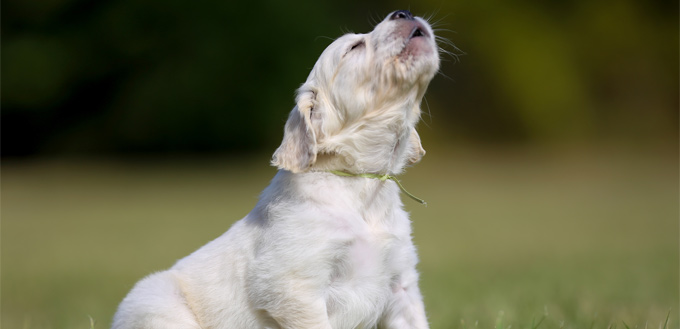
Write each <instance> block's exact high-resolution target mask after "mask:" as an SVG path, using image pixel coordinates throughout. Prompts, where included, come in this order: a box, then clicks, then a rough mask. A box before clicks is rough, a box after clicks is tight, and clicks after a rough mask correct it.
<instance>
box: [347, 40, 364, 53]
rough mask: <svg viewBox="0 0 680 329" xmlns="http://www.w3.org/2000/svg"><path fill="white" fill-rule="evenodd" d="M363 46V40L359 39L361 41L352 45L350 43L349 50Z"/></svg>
mask: <svg viewBox="0 0 680 329" xmlns="http://www.w3.org/2000/svg"><path fill="white" fill-rule="evenodd" d="M363 46H364V41H363V40H361V41H359V42H357V43H355V44H354V45H352V47H351V48H349V51H352V50H354V49H357V48H359V47H363Z"/></svg>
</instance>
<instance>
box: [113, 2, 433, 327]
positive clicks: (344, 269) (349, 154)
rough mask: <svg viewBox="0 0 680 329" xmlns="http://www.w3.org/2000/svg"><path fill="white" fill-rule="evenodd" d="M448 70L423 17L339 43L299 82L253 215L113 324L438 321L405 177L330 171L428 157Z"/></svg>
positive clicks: (143, 293) (127, 304)
mask: <svg viewBox="0 0 680 329" xmlns="http://www.w3.org/2000/svg"><path fill="white" fill-rule="evenodd" d="M415 29H420V30H421V31H422V34H423V35H424V36H422V37H413V38H411V36H412V34H413V32H414V31H415ZM354 45H358V46H357V47H355V48H354V49H351V48H352V46H354ZM438 67H439V57H438V54H437V48H436V45H435V42H434V35H433V33H432V29H431V28H430V26H429V25H428V24H427V23H426V22H425V21H424V20H422V19H420V18H418V17H416V18H415V19H404V18H393V17H392V15H390V16H388V17H387V18H386V19H385V20H384V21H383V22H381V23H380V24H378V25H377V26H376V27H375V29H374V30H373V31H372V32H371V33H368V34H348V35H344V36H342V37H340V38H339V39H337V40H336V41H335V42H333V43H332V44H331V45H330V46H329V47H328V48H327V49H326V50H325V51H324V52H323V54H322V55H321V57H320V58H319V60H318V62H317V63H316V65H315V66H314V68H313V70H312V72H311V73H310V75H309V78H308V79H307V82H305V84H303V85H302V87H301V88H300V89H299V91H298V96H297V106H296V107H295V108H294V109H293V111H292V112H291V114H290V117H289V119H288V122H287V123H286V128H285V133H284V138H283V142H282V144H281V146H280V147H279V149H277V150H276V152H275V153H274V157H273V160H272V163H273V164H274V165H275V166H278V167H279V168H280V170H279V172H278V173H277V174H276V176H275V177H274V179H273V180H272V182H271V184H270V185H269V186H268V187H267V188H266V189H265V191H264V192H263V193H262V195H261V197H260V200H259V201H258V203H257V205H256V206H255V208H254V209H253V211H252V212H250V213H249V214H248V215H247V216H246V217H245V218H243V219H242V220H240V221H238V222H237V223H236V224H234V225H233V227H231V228H230V229H229V231H227V232H226V233H224V234H223V235H222V236H220V237H218V238H217V239H215V240H214V241H212V242H210V243H208V244H207V245H205V246H204V247H202V248H200V249H199V250H198V251H196V252H194V253H193V254H191V255H190V256H188V257H186V258H184V259H181V260H180V261H178V262H177V263H176V264H175V265H174V266H173V267H172V268H171V269H169V270H167V271H164V272H160V273H155V274H152V275H150V276H149V277H147V278H145V279H143V280H142V281H140V282H139V283H137V285H136V286H135V287H134V288H133V289H132V291H131V292H130V293H129V294H128V295H127V297H126V298H125V299H124V300H123V302H122V303H121V305H120V307H119V309H118V312H117V313H116V315H115V317H114V320H113V328H114V329H128V328H148V329H172V328H178V329H179V328H183V329H191V328H196V329H198V328H202V329H209V328H210V329H213V328H215V329H216V328H225V329H226V328H323V329H330V328H347V329H350V328H373V327H381V328H427V327H428V324H427V319H426V317H425V310H424V306H423V302H422V297H421V295H420V291H419V289H418V284H417V282H418V273H417V272H416V269H415V267H416V263H417V261H418V259H417V255H416V250H415V248H414V246H413V243H412V242H411V227H410V221H409V219H408V215H407V213H406V212H405V211H404V210H403V209H402V207H403V206H402V203H401V201H400V199H399V189H398V187H397V186H396V184H395V183H394V182H392V181H384V182H383V181H380V180H378V179H372V178H361V177H341V176H337V175H334V174H332V173H328V172H327V171H328V170H344V171H347V172H352V173H389V174H397V173H400V172H401V171H402V170H403V168H404V166H406V165H408V164H410V163H414V162H417V161H418V160H419V159H420V157H421V156H422V155H423V154H424V152H425V151H424V150H423V149H422V147H421V145H420V138H419V137H418V134H417V133H416V131H415V124H416V123H417V121H418V119H419V116H420V102H421V100H422V97H423V94H424V93H425V89H426V88H427V85H428V83H429V81H430V80H431V79H432V77H433V76H434V74H435V72H436V71H437V70H438Z"/></svg>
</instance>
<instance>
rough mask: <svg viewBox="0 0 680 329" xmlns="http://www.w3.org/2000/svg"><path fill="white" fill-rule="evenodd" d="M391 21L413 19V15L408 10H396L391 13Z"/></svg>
mask: <svg viewBox="0 0 680 329" xmlns="http://www.w3.org/2000/svg"><path fill="white" fill-rule="evenodd" d="M390 19H391V20H395V19H409V20H410V19H413V14H411V12H410V11H408V10H397V11H395V12H393V13H392V16H390Z"/></svg>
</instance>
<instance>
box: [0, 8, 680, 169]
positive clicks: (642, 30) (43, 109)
mask: <svg viewBox="0 0 680 329" xmlns="http://www.w3.org/2000/svg"><path fill="white" fill-rule="evenodd" d="M402 8H408V9H410V10H411V11H413V12H414V13H415V14H416V15H419V16H425V17H431V19H430V21H431V22H433V23H435V27H436V28H437V29H438V32H437V33H438V34H439V35H440V36H442V37H444V38H446V39H448V40H450V41H451V42H452V43H453V44H455V45H456V46H455V47H457V48H458V49H460V50H458V49H456V48H455V47H453V46H452V45H447V44H441V47H442V48H443V49H444V50H446V51H448V52H451V53H454V54H455V56H450V55H446V54H443V56H442V58H443V63H442V70H441V74H440V76H438V77H436V78H435V79H434V81H433V82H432V84H431V87H430V90H429V92H428V94H427V96H426V103H424V104H423V110H424V112H425V115H424V122H425V124H424V125H421V131H423V133H422V134H424V135H425V136H427V135H428V134H429V133H431V131H436V132H437V138H433V139H432V140H428V143H429V144H430V145H432V144H440V145H444V144H447V143H451V142H455V143H461V144H471V145H485V144H492V145H497V144H500V145H505V144H520V145H525V144H526V145H553V144H555V143H557V144H577V145H586V144H590V143H600V142H606V143H611V142H614V143H616V144H619V145H624V146H626V147H628V146H638V147H642V148H645V147H648V146H654V147H656V146H659V145H663V146H664V147H666V146H670V149H676V147H675V145H676V143H677V134H678V3H677V2H675V1H632V0H598V1H577V0H572V1H559V2H558V1H538V0H524V1H501V0H489V1H483V2H474V1H419V2H418V4H413V3H409V2H407V1H389V2H388V1H373V2H371V3H370V4H367V3H365V2H363V1H343V2H323V1H304V0H293V1H286V2H279V1H238V2H233V1H201V0H199V1H155V0H144V1H139V0H112V1H92V0H51V1H38V0H32V1H5V2H4V3H3V7H2V9H3V12H2V30H3V33H2V34H3V35H2V36H3V38H2V67H3V70H2V87H3V88H2V112H1V113H2V118H1V119H2V155H3V157H5V158H6V157H31V156H54V155H74V154H75V155H130V154H132V155H134V154H152V155H153V154H187V153H189V154H194V153H210V154H213V153H218V154H225V153H232V152H243V151H247V152H271V151H273V149H274V148H275V147H276V146H277V144H278V143H279V141H280V138H281V135H282V131H283V124H284V122H285V119H286V117H287V113H288V111H289V110H290V109H291V108H292V106H293V97H294V96H293V95H294V90H295V89H296V88H297V87H298V86H299V85H300V84H301V83H302V82H304V80H305V79H306V76H307V74H308V73H309V70H310V69H311V67H312V66H313V64H314V62H315V60H316V58H317V57H318V55H319V54H320V53H321V51H322V50H323V49H324V48H325V47H326V46H327V45H328V44H329V43H330V42H331V41H332V39H334V38H336V37H338V36H340V35H341V34H343V33H344V32H347V31H354V32H361V33H363V32H367V31H370V30H371V28H372V26H373V25H374V24H375V23H376V22H378V21H380V20H382V18H383V17H384V16H385V15H387V14H388V13H389V12H390V11H391V10H394V9H402ZM423 127H425V128H423ZM425 138H426V137H425Z"/></svg>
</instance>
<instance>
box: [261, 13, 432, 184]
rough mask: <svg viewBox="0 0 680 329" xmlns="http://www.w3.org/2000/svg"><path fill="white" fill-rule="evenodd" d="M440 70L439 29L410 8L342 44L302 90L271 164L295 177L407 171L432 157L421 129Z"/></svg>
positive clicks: (321, 59)
mask: <svg viewBox="0 0 680 329" xmlns="http://www.w3.org/2000/svg"><path fill="white" fill-rule="evenodd" d="M438 69H439V54H438V48H437V45H436V43H435V38H434V34H433V31H432V28H431V27H430V25H429V24H428V23H427V22H426V21H425V20H423V19H422V18H420V17H414V16H413V15H411V13H410V12H408V11H405V10H400V11H396V12H393V13H391V14H390V15H388V16H387V17H386V18H385V19H384V20H383V21H382V22H381V23H380V24H378V25H377V26H376V27H375V29H374V30H373V31H372V32H370V33H367V34H346V35H344V36H342V37H340V38H338V39H337V40H335V41H334V42H333V43H332V44H331V45H330V46H328V48H326V50H324V52H323V53H322V54H321V56H320V57H319V60H318V61H317V62H316V65H314V68H313V69H312V71H311V73H310V74H309V77H308V78H307V81H306V82H305V83H304V84H303V85H302V86H301V87H300V88H299V89H298V92H297V98H296V102H297V105H296V107H295V108H294V109H293V111H291V113H290V116H289V118H288V122H287V123H286V127H285V130H284V137H283V142H282V143H281V146H280V147H279V148H278V149H277V150H276V152H275V153H274V156H273V159H272V164H273V165H274V166H277V167H279V168H280V169H285V170H289V171H292V172H303V171H307V170H310V169H313V170H346V171H350V172H355V173H360V172H374V173H398V172H400V171H401V170H402V169H403V167H404V166H405V165H407V164H409V163H415V162H417V161H418V160H420V158H421V157H422V155H424V154H425V150H423V149H422V147H421V145H420V137H419V136H418V134H417V133H416V131H415V125H416V123H417V122H418V120H419V118H420V103H421V101H422V98H423V95H424V93H425V90H426V89H427V85H428V84H429V82H430V80H431V79H432V78H433V77H434V75H435V73H436V72H437V70H438Z"/></svg>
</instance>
